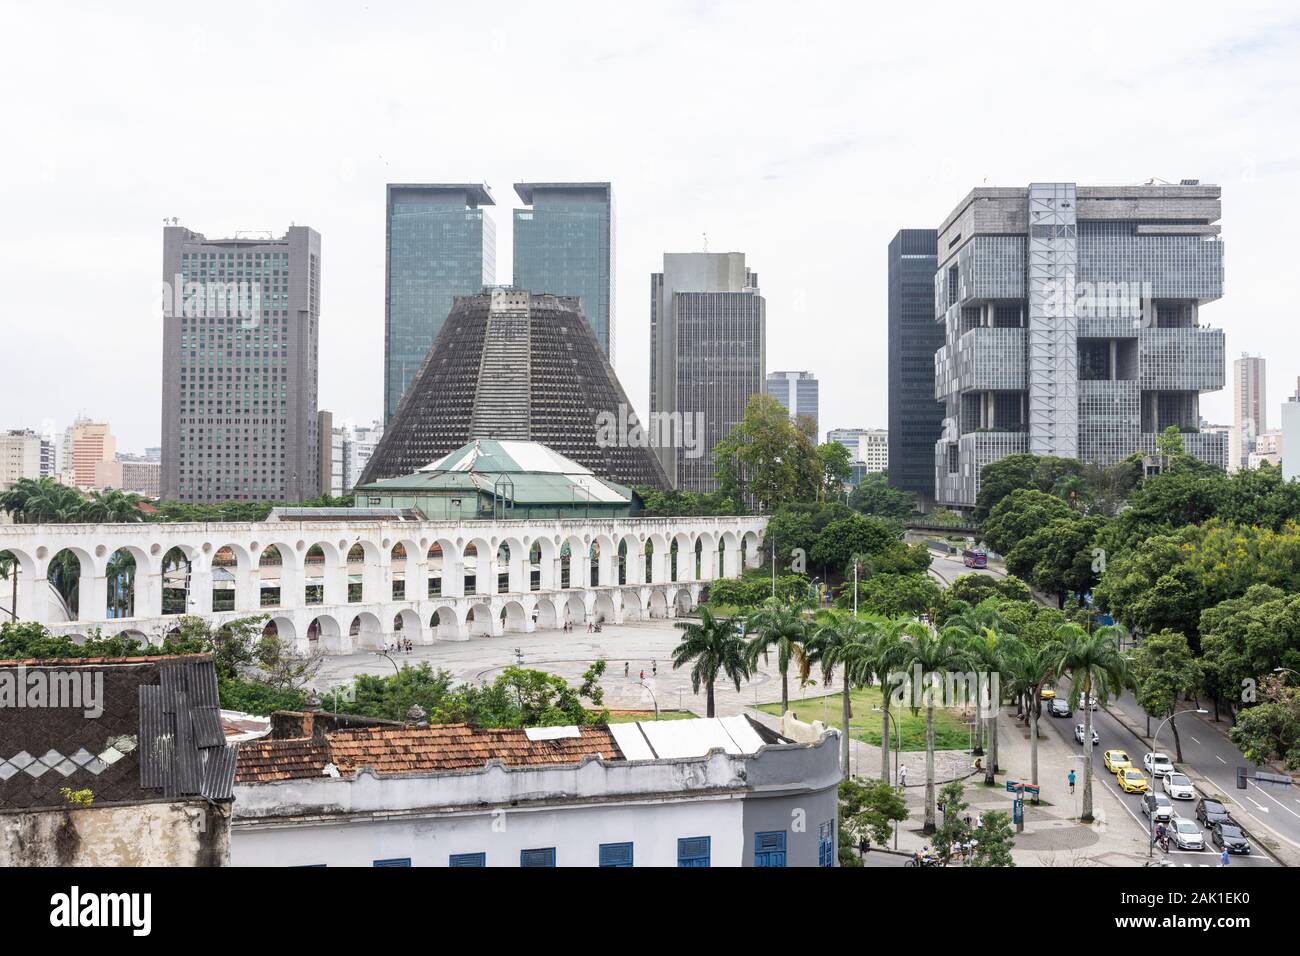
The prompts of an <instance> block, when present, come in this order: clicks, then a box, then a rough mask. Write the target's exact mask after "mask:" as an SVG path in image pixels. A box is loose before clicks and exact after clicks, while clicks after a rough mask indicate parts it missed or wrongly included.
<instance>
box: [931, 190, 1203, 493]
mask: <svg viewBox="0 0 1300 956" xmlns="http://www.w3.org/2000/svg"><path fill="white" fill-rule="evenodd" d="M1219 196H1220V190H1219V187H1218V186H1202V185H1200V184H1199V183H1198V182H1196V181H1194V180H1185V181H1184V182H1183V183H1182V184H1181V185H1178V186H1171V185H1150V184H1148V185H1142V186H1080V187H1076V186H1075V184H1074V183H1034V184H1032V185H1030V186H1029V187H1028V188H1027V189H1026V188H1014V189H1002V188H980V189H975V190H972V191H971V192H970V193H969V194H968V195H967V196H966V198H965V199H963V200H962V201H961V203H960V204H958V206H957V208H956V209H954V210H953V211H952V213H951V214H950V215H949V216H948V218H947V219H945V220H944V222H943V225H941V226H940V227H939V245H938V248H939V249H940V250H942V252H941V253H940V259H939V264H938V269H937V271H936V272H935V315H936V319H937V321H938V322H939V323H942V325H943V329H944V345H943V346H942V347H941V348H940V349H939V350H938V351H937V352H936V353H935V395H936V397H938V398H939V399H941V400H942V401H943V402H944V403H945V412H944V425H943V435H942V437H941V438H940V439H939V441H937V442H936V443H935V456H934V467H935V493H936V498H937V499H938V502H939V503H940V504H943V505H948V506H956V507H961V508H968V507H971V506H972V505H974V504H975V499H976V496H977V495H978V493H979V482H980V471H981V469H982V468H983V467H984V466H985V465H987V464H989V463H990V462H993V461H997V460H998V459H999V458H1002V457H1004V456H1006V455H1010V454H1014V453H1017V452H1030V453H1033V454H1036V455H1055V456H1059V457H1063V458H1077V459H1080V460H1082V461H1084V462H1093V463H1097V464H1101V465H1110V464H1113V463H1115V462H1118V461H1121V460H1123V459H1124V458H1126V457H1128V456H1129V455H1132V454H1134V453H1135V452H1141V453H1144V454H1149V455H1150V454H1154V453H1155V443H1156V438H1157V437H1158V436H1159V435H1160V433H1161V432H1163V431H1164V430H1165V429H1166V428H1167V427H1169V426H1171V425H1172V426H1175V427H1177V428H1178V429H1179V430H1180V431H1181V432H1182V433H1183V436H1182V437H1183V445H1184V448H1185V449H1186V451H1187V452H1188V453H1189V454H1192V455H1194V456H1196V457H1198V458H1201V459H1202V460H1204V461H1208V462H1212V463H1214V464H1222V462H1223V461H1224V457H1225V449H1224V448H1223V437H1222V436H1221V435H1218V434H1214V433H1208V432H1201V431H1200V430H1199V426H1198V423H1199V421H1200V407H1199V405H1200V393H1201V392H1207V391H1214V390H1216V389H1220V388H1222V387H1223V380H1224V338H1223V332H1222V330H1220V329H1211V328H1208V327H1206V326H1205V325H1203V324H1202V321H1201V315H1200V310H1201V307H1202V306H1203V305H1205V304H1206V303H1208V302H1211V301H1213V300H1215V299H1217V298H1219V297H1220V296H1221V295H1222V294H1223V243H1222V242H1221V240H1220V238H1219V233H1220V227H1219V225H1218V220H1219V218H1220V201H1219Z"/></svg>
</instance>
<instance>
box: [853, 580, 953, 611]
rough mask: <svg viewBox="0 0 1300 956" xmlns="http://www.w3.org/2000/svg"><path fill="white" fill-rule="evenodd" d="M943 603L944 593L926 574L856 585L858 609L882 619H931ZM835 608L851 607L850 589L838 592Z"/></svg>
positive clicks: (869, 581) (870, 581)
mask: <svg viewBox="0 0 1300 956" xmlns="http://www.w3.org/2000/svg"><path fill="white" fill-rule="evenodd" d="M942 603H943V590H942V589H941V588H940V587H939V585H938V584H936V583H935V581H934V579H933V578H931V577H930V576H929V575H925V574H876V575H873V576H872V577H871V578H869V579H868V580H866V581H861V582H859V584H858V607H859V609H863V610H868V611H872V612H874V613H876V614H880V615H883V616H885V617H903V616H906V617H919V616H921V615H922V614H931V615H932V614H933V613H934V610H935V608H937V607H939V606H940V605H941V604H942ZM836 604H838V605H839V606H840V607H844V608H849V607H852V606H853V588H852V586H851V585H848V586H846V587H845V588H844V589H843V590H842V591H841V592H840V594H839V596H838V598H837V599H836Z"/></svg>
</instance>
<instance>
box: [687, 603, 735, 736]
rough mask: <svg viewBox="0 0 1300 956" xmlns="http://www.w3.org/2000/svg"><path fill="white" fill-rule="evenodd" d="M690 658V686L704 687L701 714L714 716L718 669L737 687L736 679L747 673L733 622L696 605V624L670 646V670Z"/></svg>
mask: <svg viewBox="0 0 1300 956" xmlns="http://www.w3.org/2000/svg"><path fill="white" fill-rule="evenodd" d="M691 661H694V662H695V666H694V667H692V668H691V689H692V690H693V691H694V692H695V693H697V694H698V693H699V692H700V685H701V684H703V685H704V688H705V694H706V696H705V716H706V717H712V716H714V707H713V683H714V681H716V680H717V678H718V672H719V671H721V672H722V673H724V674H726V675H727V677H728V678H729V679H730V680H732V681H734V682H735V685H736V690H737V691H739V690H740V682H741V681H742V680H743V679H745V678H746V677H748V676H749V666H748V664H747V663H746V660H745V639H744V638H743V637H741V636H740V635H739V634H737V633H736V625H735V624H733V623H732V622H731V621H729V620H726V619H725V618H717V617H714V616H713V612H712V611H710V610H709V609H708V608H707V607H701V608H700V623H699V624H691V625H690V626H688V627H687V628H686V636H685V637H683V638H682V642H681V643H680V644H678V645H677V647H676V648H674V649H673V669H674V670H676V669H677V668H679V667H684V666H685V665H687V664H689V663H690V662H691Z"/></svg>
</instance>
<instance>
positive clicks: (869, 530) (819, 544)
mask: <svg viewBox="0 0 1300 956" xmlns="http://www.w3.org/2000/svg"><path fill="white" fill-rule="evenodd" d="M900 535H901V529H899V527H898V526H897V525H895V524H894V523H893V522H890V521H884V520H882V519H880V518H868V517H867V516H865V515H860V514H853V513H850V514H849V515H848V516H847V517H845V518H843V519H841V520H838V521H832V522H831V523H830V524H828V525H826V527H825V528H824V529H823V530H822V532H821V534H819V535H818V536H817V539H816V541H815V542H814V543H813V546H812V550H811V551H809V553H808V558H809V560H810V561H812V563H813V564H814V565H820V566H821V567H822V569H823V573H824V574H826V576H827V577H829V573H828V572H829V570H830V569H831V568H834V569H835V572H836V573H837V574H838V573H841V570H842V569H843V568H846V567H849V566H850V564H851V562H852V559H853V557H854V555H867V556H872V555H877V554H883V553H884V552H886V551H889V550H891V549H892V548H894V547H895V546H897V545H898V544H899V537H900Z"/></svg>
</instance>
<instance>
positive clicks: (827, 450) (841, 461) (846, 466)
mask: <svg viewBox="0 0 1300 956" xmlns="http://www.w3.org/2000/svg"><path fill="white" fill-rule="evenodd" d="M813 431H814V435H815V433H816V429H815V428H814V429H813ZM814 454H815V455H816V456H817V463H818V465H819V466H820V468H821V488H820V491H819V498H820V499H821V500H828V499H838V498H839V497H841V496H842V495H843V494H844V485H845V483H846V482H847V481H848V480H849V478H850V477H852V475H853V466H852V464H851V459H850V458H849V450H848V449H847V448H845V447H844V446H843V445H842V444H840V443H839V442H837V441H830V442H826V443H825V444H823V445H818V446H817V447H816V449H814Z"/></svg>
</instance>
